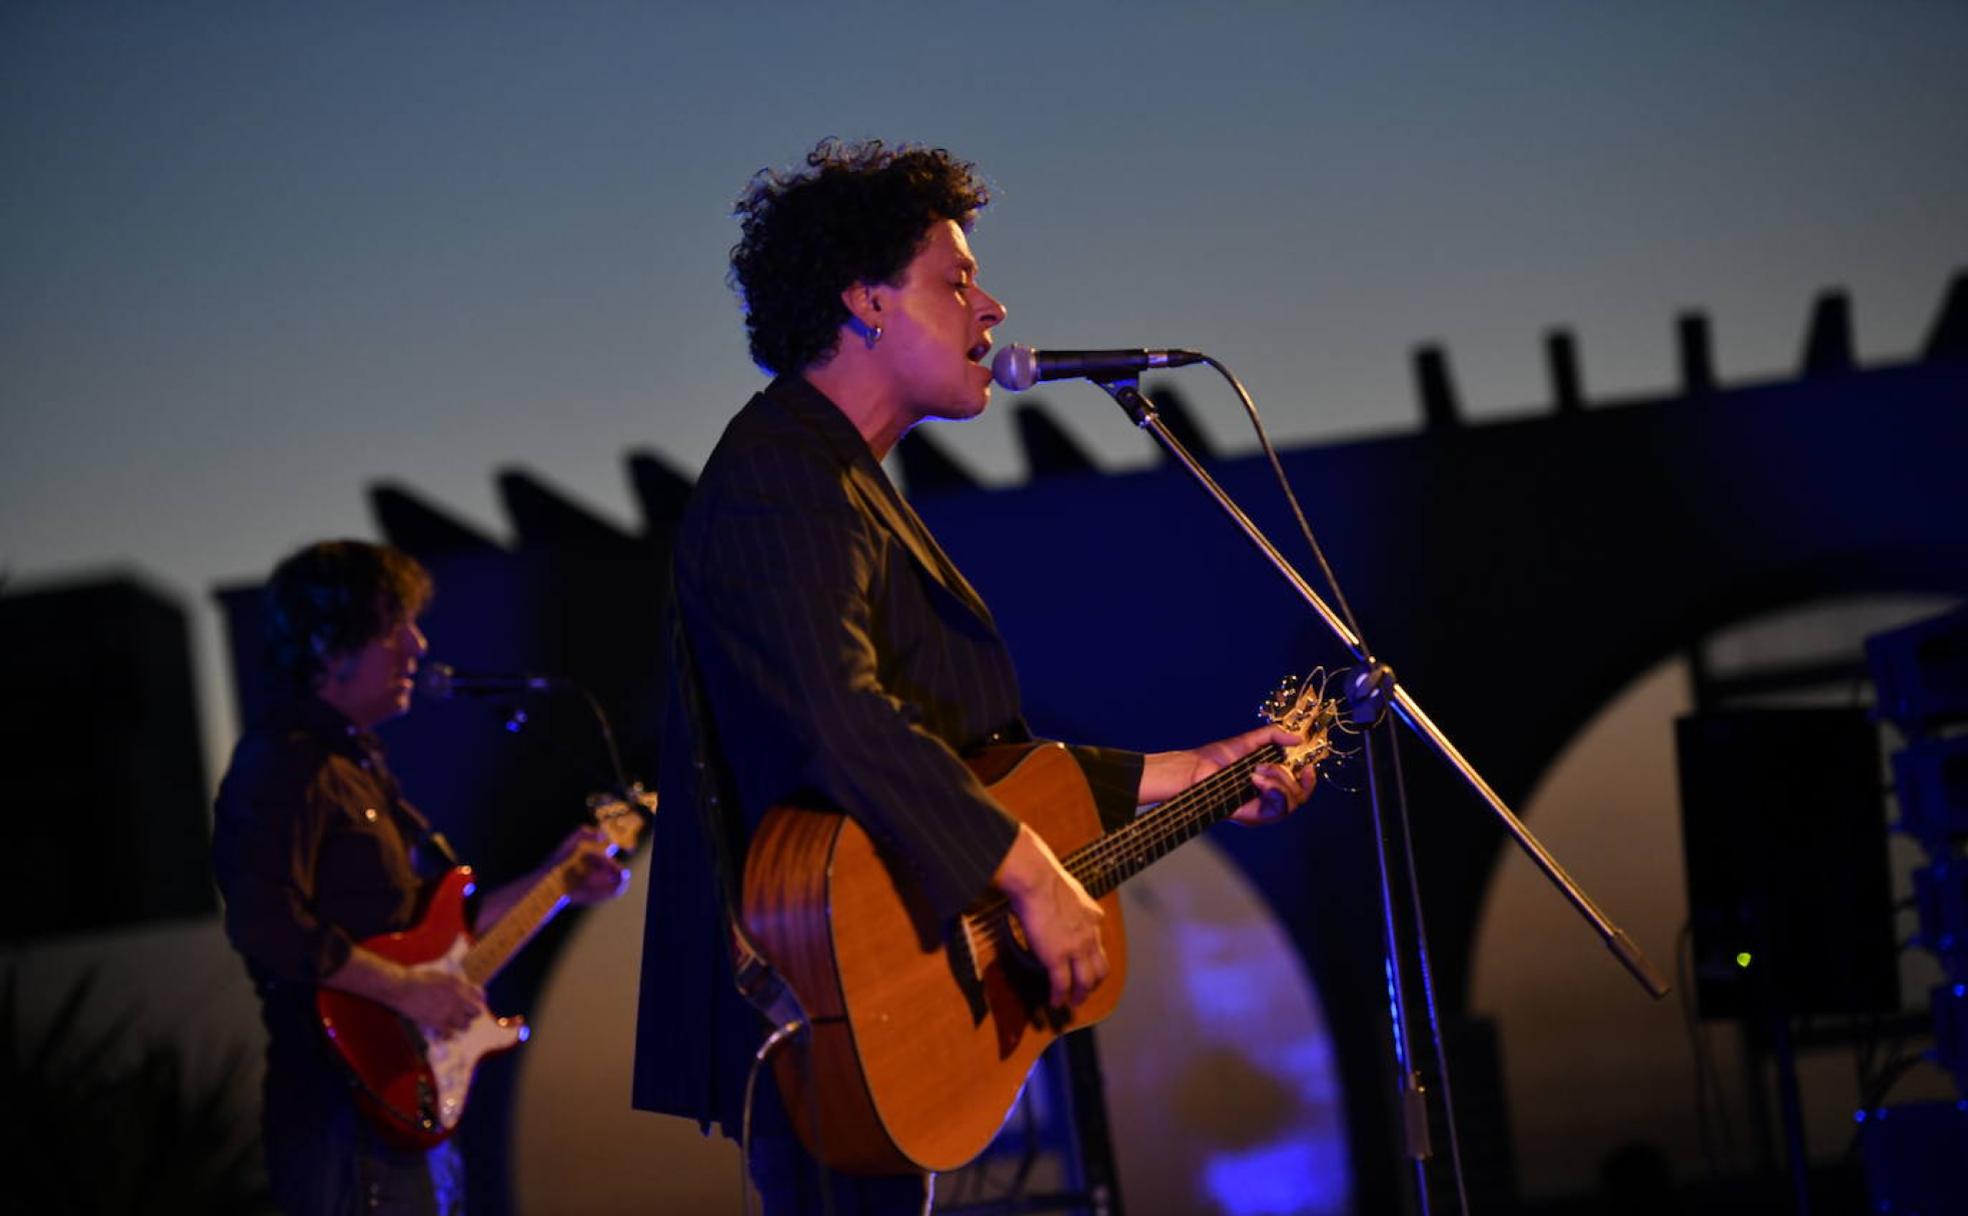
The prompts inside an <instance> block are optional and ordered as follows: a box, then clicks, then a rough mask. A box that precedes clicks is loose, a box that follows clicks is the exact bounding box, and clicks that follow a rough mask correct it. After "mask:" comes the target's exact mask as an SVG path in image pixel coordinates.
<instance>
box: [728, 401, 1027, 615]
mask: <svg viewBox="0 0 1968 1216" xmlns="http://www.w3.org/2000/svg"><path fill="white" fill-rule="evenodd" d="M765 395H766V397H767V398H769V399H770V400H772V401H773V402H775V403H776V404H778V405H779V406H780V407H781V408H783V409H784V410H785V411H786V412H787V413H788V414H789V415H791V416H792V417H793V418H795V419H797V420H798V421H800V422H801V423H804V424H805V425H807V426H809V427H811V428H812V429H813V430H814V431H816V432H818V434H819V435H820V437H821V439H823V440H824V441H825V442H826V444H827V447H828V448H829V450H831V451H832V452H833V453H834V455H835V456H836V457H838V458H839V459H840V461H841V463H842V464H843V465H844V466H846V469H847V476H848V484H849V485H850V486H851V487H852V488H853V490H854V493H855V495H856V497H858V498H859V499H860V500H861V503H862V508H863V509H864V510H865V511H866V512H867V514H868V515H869V517H870V518H872V519H874V520H876V521H878V522H879V523H880V524H881V525H882V526H883V527H885V528H887V529H888V530H889V531H890V532H891V533H893V534H894V535H895V537H896V539H898V540H900V541H901V542H902V547H903V548H904V549H906V550H908V553H909V556H910V557H912V558H914V559H915V563H916V565H917V566H918V567H920V568H921V569H922V571H923V573H924V574H926V575H928V576H929V578H930V581H932V582H934V583H936V584H937V585H938V586H940V587H942V588H943V589H944V590H945V591H947V592H949V593H950V594H951V595H953V596H955V597H956V598H957V600H958V601H959V602H961V603H962V604H963V605H964V607H966V608H968V609H969V610H970V611H971V612H972V613H973V614H975V615H976V616H977V618H978V619H979V620H981V621H983V622H984V623H985V624H987V625H991V626H992V627H993V628H995V627H996V626H995V622H993V621H992V619H991V610H990V609H989V608H987V607H986V606H985V604H984V600H983V597H981V596H979V595H978V594H977V589H976V588H974V587H972V586H971V585H970V580H969V579H966V578H965V577H964V576H963V572H962V571H960V570H958V569H957V566H956V563H955V562H953V561H951V560H950V555H949V554H947V553H945V552H944V551H943V546H942V545H939V544H937V543H936V538H935V537H934V536H932V535H931V534H930V531H929V526H928V525H927V524H925V523H923V521H922V517H921V516H919V515H917V514H916V512H915V509H914V508H912V507H910V506H909V504H908V503H906V502H904V501H903V500H902V496H901V495H900V494H898V493H897V492H896V490H895V486H894V484H893V483H891V482H890V481H889V479H888V474H886V473H884V472H883V471H882V467H881V465H879V464H877V463H876V462H875V456H874V453H872V452H870V451H869V450H868V445H867V443H866V442H865V441H864V440H863V439H862V438H861V435H860V432H858V431H856V430H855V429H854V424H853V423H851V422H849V421H848V420H847V415H845V414H843V413H841V411H840V408H839V407H838V406H836V405H835V404H834V403H833V402H832V401H830V400H828V399H827V397H826V396H825V395H824V394H823V393H821V392H820V390H818V389H816V388H814V387H813V386H812V385H810V384H808V383H807V382H806V381H805V380H802V379H800V378H799V377H797V376H782V377H780V378H779V379H777V380H774V381H773V382H772V383H771V384H770V385H768V386H767V387H766V390H765Z"/></svg>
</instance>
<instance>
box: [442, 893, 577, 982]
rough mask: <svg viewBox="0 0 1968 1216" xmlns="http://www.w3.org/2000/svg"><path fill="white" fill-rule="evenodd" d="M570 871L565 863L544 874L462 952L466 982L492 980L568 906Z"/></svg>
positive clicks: (462, 964)
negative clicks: (463, 954) (534, 936)
mask: <svg viewBox="0 0 1968 1216" xmlns="http://www.w3.org/2000/svg"><path fill="white" fill-rule="evenodd" d="M569 869H570V868H569V866H568V864H566V863H562V864H561V865H558V866H555V867H554V868H553V869H551V870H549V871H547V873H546V874H545V875H544V876H543V877H541V879H540V880H539V881H538V882H536V883H534V884H533V885H532V886H531V887H530V888H528V889H527V892H526V894H524V895H522V896H520V898H519V902H518V903H515V904H514V905H513V906H512V907H511V908H510V909H508V910H507V912H506V914H505V915H504V916H501V917H500V918H499V920H498V923H497V924H495V925H493V926H492V927H491V928H490V929H487V930H486V931H485V933H484V935H483V936H481V937H480V938H479V939H478V940H477V941H475V942H473V943H472V944H471V946H470V947H468V948H467V949H466V950H465V957H464V960H463V962H462V963H461V966H462V967H463V968H464V972H465V978H466V979H469V980H470V981H471V982H472V983H474V984H480V985H483V984H485V983H486V982H488V981H489V980H491V978H492V977H493V976H495V975H497V974H498V973H499V969H500V968H501V967H504V966H505V965H506V963H507V962H509V961H511V959H512V956H513V955H515V954H517V953H519V949H520V947H522V946H524V945H525V944H526V943H527V942H529V941H532V940H533V935H534V934H536V933H538V932H539V931H540V930H541V929H543V928H545V927H546V924H547V922H548V921H550V920H552V919H553V918H554V915H555V914H556V913H558V912H559V911H560V910H561V909H562V908H564V907H566V906H567V894H568V891H569V890H570V886H569V883H568V874H569Z"/></svg>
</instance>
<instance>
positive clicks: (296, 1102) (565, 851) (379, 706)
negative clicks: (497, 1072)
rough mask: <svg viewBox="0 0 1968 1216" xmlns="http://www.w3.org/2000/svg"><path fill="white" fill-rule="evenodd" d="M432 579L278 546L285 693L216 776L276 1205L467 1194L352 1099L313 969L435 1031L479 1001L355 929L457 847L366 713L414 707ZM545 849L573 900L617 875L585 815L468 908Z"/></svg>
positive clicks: (503, 894) (516, 890)
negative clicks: (396, 773)
mask: <svg viewBox="0 0 1968 1216" xmlns="http://www.w3.org/2000/svg"><path fill="white" fill-rule="evenodd" d="M431 594H432V584H431V578H430V575H429V573H428V572H427V571H425V569H424V568H423V566H422V565H421V564H419V563H418V562H417V561H416V559H414V558H412V557H410V556H409V555H407V554H405V553H403V552H401V551H399V550H397V549H394V548H390V547H388V546H385V545H374V544H368V543H365V542H362V541H355V540H337V541H323V542H320V543H317V544H313V545H309V546H308V547H307V548H305V549H302V550H301V551H300V552H298V553H295V554H294V555H292V556H291V557H289V558H287V559H286V560H285V561H283V562H281V563H280V565H279V566H278V567H277V568H275V570H274V572H273V576H272V578H271V579H270V580H269V581H268V583H267V586H266V590H265V598H264V610H265V634H266V638H267V646H268V657H269V659H270V661H271V663H272V665H273V667H274V668H275V670H276V671H277V672H278V673H279V674H280V676H281V677H283V679H284V681H285V684H286V691H287V695H286V696H285V698H284V699H282V700H281V701H280V702H279V703H278V705H277V706H276V707H275V708H274V710H273V712H272V713H271V714H270V715H268V717H267V719H266V720H265V721H263V722H261V723H258V724H256V725H254V726H253V727H252V729H250V730H248V731H247V732H246V734H245V735H244V736H243V737H242V738H241V739H240V741H239V744H238V747H237V748H236V749H235V750H234V752H233V755H232V762H231V764H230V765H229V766H228V768H227V771H226V775H225V778H224V780H223V781H222V782H221V784H220V787H219V796H218V803H217V806H216V809H215V814H214V824H213V839H212V863H213V870H214V872H215V874H216V876H217V878H218V883H219V889H220V890H221V892H223V894H224V895H225V927H226V935H227V937H228V938H229V939H230V940H231V942H232V944H233V946H234V948H235V949H237V950H238V951H239V953H240V954H241V955H242V956H243V957H244V959H245V961H246V969H247V971H248V973H249V974H250V975H251V976H252V978H253V981H254V986H255V988H256V989H257V990H258V992H259V995H260V1002H261V1012H262V1015H263V1017H264V1020H265V1022H266V1028H267V1033H268V1044H267V1070H266V1085H265V1090H264V1098H265V1101H264V1106H263V1109H262V1118H261V1127H262V1132H263V1141H264V1144H265V1150H266V1160H267V1173H268V1178H269V1181H270V1182H271V1184H272V1189H273V1196H274V1200H275V1202H276V1203H277V1204H278V1205H279V1207H280V1209H281V1210H282V1211H283V1212H286V1213H288V1216H356V1214H357V1213H392V1214H400V1216H412V1214H415V1216H431V1214H441V1216H453V1214H455V1213H460V1212H462V1211H463V1210H464V1198H465V1180H464V1171H463V1168H462V1164H461V1162H460V1159H459V1154H458V1150H457V1148H456V1146H455V1144H454V1142H452V1141H450V1140H445V1141H443V1143H441V1144H439V1145H437V1146H436V1147H434V1148H429V1149H419V1148H403V1147H397V1146H393V1145H392V1144H391V1143H389V1142H388V1141H387V1140H386V1139H385V1137H383V1136H382V1135H380V1134H379V1133H378V1129H377V1128H376V1127H374V1126H372V1125H371V1124H370V1123H369V1122H368V1121H367V1120H365V1119H364V1118H362V1117H360V1115H359V1114H358V1112H357V1109H356V1105H355V1101H354V1099H353V1096H352V1091H353V1090H354V1089H355V1088H356V1086H357V1085H358V1084H359V1082H357V1081H356V1080H355V1079H354V1078H352V1077H351V1075H350V1074H349V1072H348V1071H347V1070H346V1069H345V1068H344V1067H343V1065H342V1063H341V1061H340V1060H339V1059H338V1058H337V1057H335V1056H333V1055H332V1054H331V1051H330V1046H329V1043H328V1040H327V1038H326V1037H325V1035H324V1033H323V1028H322V1023H321V1020H320V1018H319V1017H318V1016H317V1012H316V1000H315V998H316V990H317V989H318V988H323V987H325V988H329V989H334V990H338V991H341V992H347V993H352V994H355V995H357V996H360V997H364V998H367V999H368V1000H369V1001H373V1002H375V1003H377V1004H379V1005H381V1006H386V1007H387V1008H389V1009H392V1010H395V1011H396V1012H397V1013H399V1014H401V1015H402V1017H403V1018H404V1019H407V1020H408V1022H409V1023H411V1024H413V1025H414V1026H416V1027H420V1028H422V1032H421V1033H422V1035H423V1036H424V1037H426V1038H428V1039H430V1040H432V1041H435V1042H438V1043H442V1042H443V1041H445V1038H446V1036H448V1035H457V1034H459V1033H461V1032H463V1031H464V1030H466V1028H467V1027H469V1026H471V1025H472V1024H473V1023H474V1022H475V1021H477V1020H481V1019H484V1018H485V1017H487V1010H486V1006H485V992H484V990H483V988H482V987H481V986H480V985H479V984H477V983H474V982H472V981H471V980H470V979H468V978H466V977H465V976H464V975H463V974H461V973H460V971H459V969H458V968H457V967H455V966H453V965H451V963H450V962H449V961H448V960H443V959H436V960H431V961H427V962H418V963H408V964H406V963H403V962H399V961H396V960H393V959H391V958H389V957H386V956H385V955H383V954H381V953H378V952H376V951H375V950H371V949H368V948H365V947H364V946H363V945H360V944H358V943H360V942H363V941H365V940H368V939H371V938H375V937H377V936H378V935H382V934H389V933H394V932H398V931H401V930H405V929H408V928H410V927H411V926H412V925H413V924H414V923H415V922H416V921H417V918H418V917H419V915H420V914H421V913H422V911H423V909H424V906H425V904H426V902H427V899H428V898H429V896H430V894H431V892H432V890H433V888H434V886H435V884H436V883H437V881H438V880H439V879H440V878H441V877H442V876H443V875H445V874H446V873H447V872H448V871H450V870H451V869H453V868H454V867H456V866H457V864H458V861H457V858H456V857H455V856H454V855H453V854H452V852H451V848H450V846H449V845H448V844H447V843H446V842H445V840H444V837H443V836H442V835H441V834H440V833H438V832H436V831H434V830H433V829H432V827H431V824H430V822H429V821H428V820H427V819H425V818H424V816H423V815H422V814H420V813H419V812H418V811H417V809H416V808H415V807H414V806H412V805H411V804H410V803H409V801H408V800H406V799H405V798H404V797H403V794H402V791H401V790H400V789H398V787H397V783H396V779H395V778H394V777H392V776H391V775H390V771H389V766H388V765H387V763H386V762H385V760H384V756H383V751H382V747H381V744H380V743H379V742H378V740H377V739H376V736H375V735H374V734H372V733H371V731H372V730H373V729H374V728H375V727H376V726H378V725H380V724H381V723H383V722H385V721H387V720H389V719H391V718H394V717H397V716H398V715H400V714H403V713H405V712H407V711H408V710H409V708H410V702H411V695H412V693H413V692H414V690H415V687H416V675H417V668H418V664H419V662H420V661H421V660H422V659H423V657H424V654H425V651H426V644H425V640H424V635H423V632H422V631H421V630H420V629H419V628H418V625H417V618H418V616H419V615H420V614H421V613H422V612H423V610H424V608H425V607H426V605H427V604H428V603H429V601H430V598H431ZM556 868H559V869H562V870H564V872H565V874H566V876H567V877H566V881H567V883H568V886H569V890H568V891H567V897H568V898H569V899H570V900H572V901H573V902H576V903H595V902H599V901H601V900H605V899H609V898H611V897H613V896H615V895H617V894H619V893H620V892H621V891H622V889H623V886H624V884H625V883H626V881H627V878H628V871H627V870H625V869H624V868H623V867H622V866H620V865H619V864H618V863H617V862H616V861H615V860H614V859H613V857H612V856H610V854H609V852H608V849H607V846H606V843H605V841H604V838H603V836H602V833H601V832H600V830H599V829H598V828H596V827H593V826H588V827H583V828H580V829H578V830H576V831H575V832H574V833H572V834H571V835H569V836H568V837H567V839H566V840H565V841H563V842H562V843H561V845H560V846H559V848H558V849H556V850H555V852H554V854H553V855H552V856H551V857H550V858H548V860H547V861H546V862H545V863H543V864H542V865H541V867H540V868H539V869H538V870H536V871H535V872H534V874H533V875H528V876H527V877H524V878H521V879H517V880H515V881H513V882H510V883H507V884H505V885H503V886H500V887H498V888H496V889H494V890H491V891H489V892H487V893H485V894H484V895H483V896H482V897H480V898H479V900H478V901H477V903H476V908H475V916H473V918H472V919H473V920H474V921H475V923H476V924H477V925H479V926H488V925H492V924H494V923H497V922H498V921H499V920H500V918H501V917H502V916H503V915H504V914H505V913H506V912H507V911H508V910H509V909H511V908H512V907H513V905H514V904H515V902H516V901H518V900H519V899H520V898H521V897H522V895H524V894H525V893H527V892H528V891H529V889H532V888H533V887H535V885H536V880H537V879H538V877H539V876H540V875H543V874H546V873H548V872H549V871H551V870H555V869H556Z"/></svg>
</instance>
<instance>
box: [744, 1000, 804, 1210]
mask: <svg viewBox="0 0 1968 1216" xmlns="http://www.w3.org/2000/svg"><path fill="white" fill-rule="evenodd" d="M802 1029H804V1024H803V1023H800V1022H787V1023H786V1024H785V1025H783V1026H779V1027H775V1028H774V1029H773V1031H772V1033H771V1034H769V1035H767V1036H766V1037H765V1042H763V1043H760V1044H759V1049H758V1050H757V1051H755V1052H753V1053H752V1066H751V1068H749V1069H747V1070H746V1072H745V1102H744V1105H743V1107H741V1108H740V1109H741V1111H742V1113H741V1114H740V1116H739V1119H738V1210H739V1212H741V1213H743V1216H751V1212H752V1195H753V1191H752V1170H751V1165H752V1098H753V1096H754V1095H755V1094H756V1092H757V1090H758V1075H759V1069H760V1068H762V1067H764V1066H765V1062H766V1060H767V1059H768V1058H770V1057H771V1055H772V1053H773V1052H775V1051H777V1050H778V1049H779V1047H780V1045H781V1044H783V1043H784V1042H785V1041H786V1040H787V1039H789V1038H791V1037H792V1036H793V1035H796V1034H798V1033H799V1032H800V1031H801V1030H802ZM761 1211H763V1208H761Z"/></svg>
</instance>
